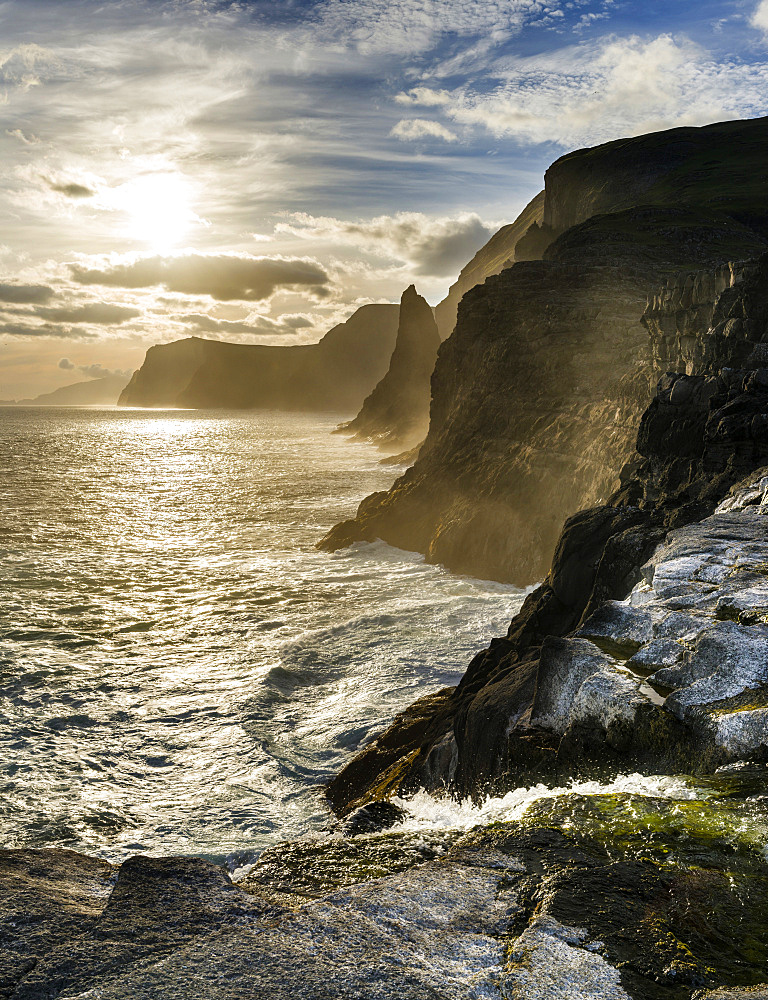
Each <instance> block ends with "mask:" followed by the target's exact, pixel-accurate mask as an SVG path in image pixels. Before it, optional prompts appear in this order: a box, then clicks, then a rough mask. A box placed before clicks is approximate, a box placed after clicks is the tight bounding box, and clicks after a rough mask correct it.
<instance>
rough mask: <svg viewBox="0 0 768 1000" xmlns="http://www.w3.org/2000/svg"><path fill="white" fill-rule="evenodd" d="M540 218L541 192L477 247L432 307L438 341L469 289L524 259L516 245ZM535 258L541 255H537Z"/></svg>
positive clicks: (453, 321)
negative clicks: (517, 214)
mask: <svg viewBox="0 0 768 1000" xmlns="http://www.w3.org/2000/svg"><path fill="white" fill-rule="evenodd" d="M543 219H544V192H543V191H541V192H539V194H537V195H536V197H535V198H534V199H533V201H531V202H529V203H528V204H527V205H526V206H525V208H524V209H523V211H522V212H521V213H520V215H519V216H518V217H517V219H515V221H514V222H512V223H510V224H509V225H508V226H502V227H501V229H500V230H499V231H498V232H497V233H494V235H493V236H492V237H491V238H490V240H488V242H487V243H486V244H485V246H483V247H481V248H480V249H479V250H478V251H477V253H476V254H475V256H474V257H473V258H472V260H471V261H470V262H469V263H468V264H466V265H465V266H464V267H463V268H462V269H461V273H460V274H459V277H458V278H457V279H456V281H455V282H454V283H453V284H452V285H451V287H450V288H449V289H448V294H447V295H446V297H445V298H444V299H443V301H442V302H438V304H437V305H436V306H435V319H436V321H437V327H438V330H439V331H440V338H441V340H445V339H446V337H449V336H450V335H451V332H452V331H453V328H454V326H456V315H457V312H458V308H459V302H460V301H461V299H462V297H463V296H464V295H465V293H466V292H468V291H469V290H470V288H474V287H475V285H482V283H483V282H484V281H485V279H486V278H489V277H490V276H491V275H492V274H498V273H499V271H501V270H502V269H503V268H505V267H509V266H510V265H511V264H514V263H515V261H516V260H520V259H528V258H527V256H526V257H523V258H521V257H520V256H518V254H517V247H518V244H519V243H520V241H521V240H522V239H523V237H525V235H526V233H527V232H528V231H529V229H530V228H531V226H534V225H536V226H540V225H541V223H542V221H543ZM536 256H541V253H538V254H537V255H536Z"/></svg>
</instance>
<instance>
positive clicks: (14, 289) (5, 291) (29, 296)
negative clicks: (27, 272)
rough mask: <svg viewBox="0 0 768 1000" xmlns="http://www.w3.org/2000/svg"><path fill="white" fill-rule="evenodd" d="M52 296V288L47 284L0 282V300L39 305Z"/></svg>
mask: <svg viewBox="0 0 768 1000" xmlns="http://www.w3.org/2000/svg"><path fill="white" fill-rule="evenodd" d="M52 297H53V289H52V288H48V286H47V285H5V284H0V302H14V303H17V304H21V303H23V304H25V305H40V304H41V303H43V302H48V301H49V300H50V299H51V298H52Z"/></svg>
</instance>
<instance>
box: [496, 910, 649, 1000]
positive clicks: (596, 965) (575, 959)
mask: <svg viewBox="0 0 768 1000" xmlns="http://www.w3.org/2000/svg"><path fill="white" fill-rule="evenodd" d="M586 938H587V931H586V930H585V929H584V928H582V927H567V926H565V925H564V924H561V923H559V922H558V921H557V920H554V919H553V918H552V917H549V916H541V917H536V918H535V919H534V920H532V921H531V923H530V924H529V925H528V927H526V929H525V930H524V931H523V933H522V934H521V935H520V937H519V938H517V939H516V940H515V942H514V944H513V945H512V948H511V950H510V955H509V967H508V970H507V972H506V975H505V977H504V979H505V983H504V985H505V995H506V996H508V997H509V998H510V1000H555V998H558V1000H559V998H562V1000H570V998H571V997H595V998H597V997H599V998H600V1000H603V998H605V1000H631V998H630V996H629V994H628V993H626V992H625V990H624V989H623V988H622V986H621V974H620V972H619V970H618V969H615V968H614V967H613V966H612V965H610V964H609V963H608V962H606V961H605V959H604V958H603V957H602V956H601V955H599V954H597V949H598V947H599V944H598V943H595V944H588V945H587V947H584V942H585V939H586Z"/></svg>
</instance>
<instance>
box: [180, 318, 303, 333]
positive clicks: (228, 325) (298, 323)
mask: <svg viewBox="0 0 768 1000" xmlns="http://www.w3.org/2000/svg"><path fill="white" fill-rule="evenodd" d="M175 318H176V319H178V320H179V321H180V322H182V323H184V324H186V325H187V326H188V327H189V328H190V330H192V331H193V332H195V333H217V334H218V333H221V334H225V335H227V336H236V335H239V334H251V335H254V336H263V335H265V334H281V335H282V334H285V333H292V332H294V331H295V330H298V329H302V328H304V327H310V326H312V325H313V324H312V321H311V320H310V319H309V318H308V317H306V316H304V315H303V314H299V313H295V314H288V313H286V314H284V315H282V316H280V317H278V318H277V319H272V318H271V317H269V316H251V317H249V319H248V320H227V319H215V318H214V317H213V316H208V315H207V314H205V313H188V314H187V315H184V316H177V317H175Z"/></svg>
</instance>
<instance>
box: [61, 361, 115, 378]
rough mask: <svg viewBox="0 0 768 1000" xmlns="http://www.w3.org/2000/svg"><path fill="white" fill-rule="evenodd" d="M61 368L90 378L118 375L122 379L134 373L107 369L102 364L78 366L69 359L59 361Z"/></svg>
mask: <svg viewBox="0 0 768 1000" xmlns="http://www.w3.org/2000/svg"><path fill="white" fill-rule="evenodd" d="M59 368H61V369H63V371H67V372H71V371H75V370H77V371H79V372H82V373H83V374H84V375H87V377H88V378H107V377H109V376H110V375H118V376H120V378H129V377H130V376H131V375H132V374H133V372H131V371H122V370H121V369H119V368H105V367H104V365H100V364H90V365H76V364H75V363H74V361H70V360H69V358H62V359H61V361H59Z"/></svg>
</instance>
